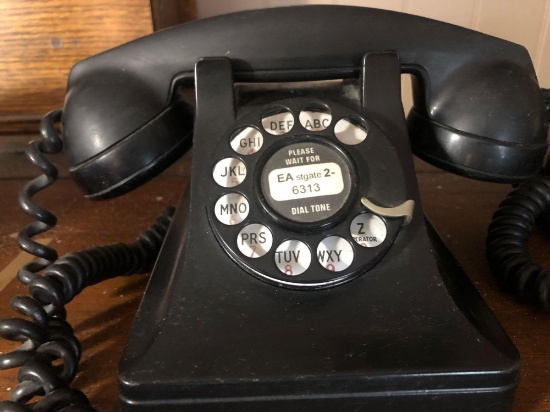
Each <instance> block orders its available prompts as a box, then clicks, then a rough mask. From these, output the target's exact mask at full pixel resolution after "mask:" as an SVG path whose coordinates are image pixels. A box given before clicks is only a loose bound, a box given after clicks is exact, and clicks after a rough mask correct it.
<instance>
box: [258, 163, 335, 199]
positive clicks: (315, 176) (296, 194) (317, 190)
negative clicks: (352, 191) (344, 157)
mask: <svg viewBox="0 0 550 412" xmlns="http://www.w3.org/2000/svg"><path fill="white" fill-rule="evenodd" d="M268 180H269V190H270V194H271V197H272V198H273V199H274V200H277V201H279V202H280V201H284V200H293V199H303V198H310V197H317V196H327V195H337V194H339V193H342V191H343V190H344V180H343V179H342V169H341V168H340V166H338V165H337V164H336V163H319V164H314V165H307V166H294V167H285V168H282V169H275V170H273V171H272V172H270V173H269V177H268Z"/></svg>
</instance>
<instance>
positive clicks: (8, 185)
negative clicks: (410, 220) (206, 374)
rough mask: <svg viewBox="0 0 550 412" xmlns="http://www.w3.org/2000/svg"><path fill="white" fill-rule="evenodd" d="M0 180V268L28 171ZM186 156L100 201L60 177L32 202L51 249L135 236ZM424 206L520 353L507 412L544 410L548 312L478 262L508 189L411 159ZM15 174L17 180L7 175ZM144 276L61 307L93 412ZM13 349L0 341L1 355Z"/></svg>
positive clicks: (547, 255) (1, 308) (110, 405)
mask: <svg viewBox="0 0 550 412" xmlns="http://www.w3.org/2000/svg"><path fill="white" fill-rule="evenodd" d="M0 164H3V165H4V166H5V167H4V169H5V171H4V174H3V175H2V174H0V180H1V184H2V194H3V195H2V197H1V198H0V221H1V224H0V230H1V233H0V240H1V241H0V271H1V270H2V269H3V268H4V267H6V266H8V265H9V263H10V262H12V261H13V259H15V258H16V257H17V256H18V255H19V250H18V249H17V247H16V246H15V243H14V239H13V235H14V234H15V233H16V232H17V231H18V230H19V229H20V228H21V226H22V225H23V224H24V223H26V222H29V220H30V219H29V218H27V217H26V216H25V215H24V214H23V212H21V211H19V209H18V208H17V206H16V196H17V192H18V190H19V189H20V188H21V186H22V185H23V184H24V182H25V181H26V180H27V179H28V177H30V176H32V175H33V174H34V172H32V171H31V170H30V169H27V168H25V167H24V166H22V165H23V164H25V162H24V160H23V159H22V158H21V156H20V155H17V156H10V157H8V158H4V159H2V158H1V157H0ZM188 164H189V158H185V159H183V160H182V161H179V162H178V163H177V164H176V165H174V166H173V167H172V168H171V169H169V170H168V171H166V172H165V173H164V174H162V175H161V176H159V177H158V178H156V179H154V180H153V181H151V182H149V183H147V184H145V185H144V186H142V187H140V188H138V189H137V190H136V191H134V192H131V193H130V194H128V195H125V196H122V197H119V198H116V199H112V200H109V201H103V202H91V201H89V200H86V199H84V198H83V197H82V196H81V194H80V193H79V192H78V190H77V189H76V187H75V185H74V184H73V183H72V182H71V181H70V179H68V178H67V177H66V173H64V174H63V177H62V178H61V179H60V181H59V183H57V184H56V185H55V186H53V187H52V188H51V189H50V190H48V191H46V192H45V193H44V194H43V195H41V196H40V197H39V199H40V203H41V204H43V205H44V206H46V207H48V208H51V209H53V210H54V211H55V212H56V213H57V214H58V216H59V224H58V226H57V227H56V228H55V229H54V230H52V231H51V232H49V233H48V235H47V236H48V237H50V238H51V239H52V241H51V244H52V245H54V246H55V247H56V248H57V249H58V250H59V252H60V254H64V253H67V252H70V251H73V250H78V249H83V248H87V247H90V246H95V245H102V244H106V243H113V242H119V241H125V242H129V241H132V240H134V238H135V237H136V236H137V234H138V233H140V232H141V231H142V230H143V229H145V228H146V227H147V226H148V225H149V223H150V222H151V221H152V220H153V219H154V218H155V217H156V216H157V214H158V213H160V211H161V210H162V208H163V207H164V205H166V204H176V202H177V200H178V198H179V195H180V193H181V191H182V190H183V188H184V187H185V186H186V184H187V179H188ZM418 165H419V167H418V169H419V170H418V174H417V175H418V180H419V185H420V189H421V195H422V201H423V206H424V209H425V211H426V214H427V215H428V217H429V218H430V219H431V220H432V222H433V224H434V226H435V227H436V228H437V230H438V231H439V233H440V234H441V236H442V238H443V239H444V240H445V242H446V243H447V245H448V247H449V248H450V250H451V251H452V252H453V253H454V255H455V256H456V257H457V259H458V260H459V262H460V264H461V265H462V267H463V269H464V270H465V272H466V273H467V274H468V276H469V277H470V279H471V280H472V282H473V283H474V285H475V286H476V288H477V289H478V291H479V292H480V293H481V295H482V296H483V297H484V299H485V300H486V301H487V303H488V304H489V306H490V307H491V308H492V310H493V311H494V313H495V315H496V317H497V318H498V319H499V321H500V322H501V323H502V325H503V327H504V329H505V330H506V331H507V333H508V334H509V335H510V337H511V339H512V340H513V341H514V343H515V345H516V346H517V348H518V349H519V352H520V353H521V381H520V383H519V386H518V389H517V391H516V399H515V403H514V408H513V411H514V412H527V411H530V412H543V411H550V373H549V372H550V352H549V349H548V348H550V327H549V321H550V315H549V314H545V313H541V312H539V311H537V310H536V309H534V308H532V307H529V306H525V305H522V304H519V303H518V302H516V300H515V299H514V298H513V297H512V296H510V295H508V294H506V293H504V292H502V291H501V290H500V289H499V288H498V286H497V284H496V281H495V280H494V279H493V277H492V276H491V275H490V273H489V268H488V265H487V262H486V260H485V256H484V251H485V246H484V243H485V235H486V227H487V225H488V223H489V220H490V218H491V215H492V213H493V211H494V210H495V208H496V207H497V205H498V203H499V202H500V201H501V200H502V198H503V197H504V196H505V194H506V193H507V192H508V191H509V187H508V186H506V185H497V184H490V183H483V182H476V181H472V180H468V179H465V178H462V177H459V176H455V175H451V174H449V173H445V172H442V171H440V170H438V169H435V168H432V167H430V166H427V165H425V164H423V163H421V162H419V163H418ZM8 170H9V171H11V175H12V176H13V175H14V174H15V175H16V176H17V177H15V178H14V177H10V176H9V175H10V173H9V172H8ZM549 244H550V242H549V241H548V237H547V236H544V235H542V234H541V233H535V234H534V236H533V237H532V238H531V246H532V253H533V255H534V257H535V258H536V259H537V260H538V261H539V262H541V263H542V264H544V265H545V266H546V267H548V266H550V248H549ZM146 283H147V277H146V276H142V275H136V276H130V277H127V278H118V279H113V280H109V281H107V282H104V283H101V284H98V285H96V286H93V287H90V288H87V289H86V290H84V292H83V293H82V294H81V295H79V296H77V298H76V299H75V300H74V301H73V302H71V303H70V304H69V305H68V307H67V310H68V314H69V315H68V319H69V321H70V322H71V324H72V325H73V326H74V328H75V331H76V334H77V336H78V338H79V339H80V340H81V342H82V347H83V356H82V361H81V364H80V368H79V372H78V374H77V377H76V379H75V381H74V386H76V387H77V388H80V389H81V390H83V391H84V392H85V393H86V394H87V395H88V396H89V397H90V399H91V401H92V403H93V405H94V406H95V407H97V408H98V409H99V410H100V411H112V410H116V409H117V405H118V392H117V386H116V385H117V384H116V370H117V364H118V359H119V357H120V355H121V353H122V349H123V347H124V344H125V340H126V336H127V334H128V331H129V330H130V324H131V321H132V318H133V316H134V313H135V311H136V309H137V306H138V304H139V301H140V299H141V296H142V294H143V290H144V288H145V286H146ZM17 293H24V288H23V287H22V286H21V285H19V284H18V282H17V281H15V280H14V281H11V282H10V283H9V284H8V286H7V287H6V288H5V289H4V290H2V291H0V317H7V316H12V315H13V312H12V311H11V310H10V309H9V307H8V302H9V299H10V297H11V296H13V295H14V294H17ZM13 347H14V345H13V344H11V343H10V342H7V341H0V351H1V352H5V351H7V350H9V349H10V348H13ZM15 382H16V380H15V374H14V372H13V371H3V372H0V399H5V398H6V397H7V390H8V388H11V387H13V386H14V385H15Z"/></svg>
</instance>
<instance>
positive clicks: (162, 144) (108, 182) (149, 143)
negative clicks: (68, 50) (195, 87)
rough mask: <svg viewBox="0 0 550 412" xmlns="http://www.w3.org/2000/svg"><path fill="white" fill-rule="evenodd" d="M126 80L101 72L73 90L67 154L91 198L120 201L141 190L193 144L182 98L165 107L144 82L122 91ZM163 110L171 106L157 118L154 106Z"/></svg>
mask: <svg viewBox="0 0 550 412" xmlns="http://www.w3.org/2000/svg"><path fill="white" fill-rule="evenodd" d="M125 76H126V74H125V73H123V72H122V73H117V72H116V71H112V70H111V71H109V72H106V73H96V74H94V75H90V76H86V78H85V79H83V80H82V81H80V82H77V84H75V85H73V86H72V88H69V93H68V95H67V100H66V104H65V112H64V116H63V134H64V145H65V152H66V153H67V156H68V158H69V161H70V164H71V169H70V170H71V174H72V176H73V178H74V180H75V181H76V182H77V184H78V185H79V186H80V188H81V189H82V191H83V192H84V194H85V195H86V197H89V198H93V199H101V198H108V197H114V196H118V195H121V194H124V193H126V192H128V191H130V190H132V189H134V188H136V187H137V186H139V185H140V184H142V183H144V182H145V181H147V180H149V179H151V178H152V177H154V176H156V175H157V174H158V173H160V172H161V171H163V170H164V169H165V168H166V167H168V166H169V165H171V164H172V163H173V162H174V161H175V160H176V159H178V158H179V157H180V156H181V155H182V154H183V153H185V151H187V150H188V149H189V147H190V146H191V141H192V130H193V110H192V108H191V107H190V105H189V104H187V103H186V102H184V101H183V100H181V99H178V98H177V97H175V98H173V101H171V102H170V103H168V104H167V105H165V102H164V101H162V102H161V101H159V98H160V96H159V94H160V93H159V92H158V91H156V90H155V89H154V88H152V87H147V85H146V84H144V83H142V84H140V87H136V88H131V89H129V88H125V87H119V85H120V84H121V82H120V81H119V78H120V77H125ZM84 80H85V81H84ZM74 94H77V95H78V97H76V98H75V97H74V96H73V95H74ZM73 100H76V101H77V104H72V102H73ZM113 102H114V103H115V104H112V103H113ZM159 106H166V107H164V108H163V109H162V110H161V111H160V112H158V113H156V114H154V115H151V113H155V111H156V109H153V110H151V108H153V107H154V108H156V107H159Z"/></svg>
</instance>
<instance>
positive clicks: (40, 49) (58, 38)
mask: <svg viewBox="0 0 550 412" xmlns="http://www.w3.org/2000/svg"><path fill="white" fill-rule="evenodd" d="M0 14H1V16H0V50H1V53H0V135H1V134H6V133H17V132H35V131H36V130H37V127H36V126H37V122H38V121H39V119H40V118H41V117H42V116H43V115H44V113H46V112H48V111H50V110H53V109H57V108H59V107H61V106H62V105H63V99H64V96H65V85H66V81H67V75H68V73H69V69H70V68H71V66H72V65H73V64H74V63H76V62H77V61H79V60H82V59H84V58H86V57H89V56H92V55H94V54H97V53H99V52H101V51H104V50H107V49H109V48H112V47H115V46H117V45H120V44H122V43H125V42H127V41H130V40H132V39H135V38H137V37H140V36H143V35H146V34H148V33H151V32H152V19H151V8H150V3H149V0H118V1H106V0H105V1H104V0H0ZM0 138H1V137H0Z"/></svg>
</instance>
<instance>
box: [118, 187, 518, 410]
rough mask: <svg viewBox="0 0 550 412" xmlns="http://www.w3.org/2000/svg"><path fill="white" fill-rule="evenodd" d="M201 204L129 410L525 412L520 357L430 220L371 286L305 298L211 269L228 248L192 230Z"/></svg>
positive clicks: (177, 255) (228, 265) (144, 331)
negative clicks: (518, 401) (518, 409)
mask: <svg viewBox="0 0 550 412" xmlns="http://www.w3.org/2000/svg"><path fill="white" fill-rule="evenodd" d="M188 202H189V197H188V196H186V197H185V198H184V199H183V204H182V205H181V207H179V208H178V212H176V216H175V220H174V222H173V224H172V227H171V229H170V232H169V234H168V237H167V239H166V242H165V244H164V247H163V251H162V252H161V253H162V259H159V261H158V263H157V267H156V268H155V271H154V273H153V276H152V278H151V281H150V283H149V285H148V287H147V291H146V295H145V297H144V300H143V302H142V304H141V306H140V309H139V311H138V314H137V317H136V319H135V322H134V325H133V330H132V333H131V336H130V339H129V343H128V346H127V348H126V350H125V353H124V355H123V357H122V360H121V364H120V371H119V383H120V397H121V404H122V410H124V411H151V410H157V409H158V410H163V411H176V410H177V411H201V412H204V411H209V412H210V411H212V412H214V411H228V410H231V411H242V412H245V411H280V410H287V411H312V410H315V411H333V410H338V411H359V410H366V409H369V408H370V409H373V410H384V411H402V410H423V411H431V410H433V411H439V410H448V411H463V410H471V411H485V410H491V411H505V410H509V409H510V408H511V404H512V399H513V390H514V388H515V386H516V384H517V380H518V369H519V356H518V354H517V351H516V350H515V348H514V346H513V344H512V343H511V342H510V340H509V339H508V338H507V336H506V335H505V333H504V331H503V330H502V329H501V327H500V326H499V324H498V322H497V321H496V320H495V319H494V317H493V316H492V314H491V313H490V311H489V309H488V308H487V306H486V305H485V304H484V302H483V301H482V299H481V297H480V296H479V295H478V293H477V292H476V290H475V289H474V287H473V286H472V285H471V284H470V282H469V281H468V279H467V278H466V277H465V275H464V274H463V273H462V271H461V270H460V268H459V267H458V265H457V263H456V261H455V260H454V259H453V258H452V256H451V255H450V253H449V252H448V251H447V249H446V248H445V246H444V245H443V243H442V242H441V240H440V239H439V237H438V236H437V235H436V234H435V232H434V231H433V230H432V229H431V228H429V227H428V228H427V230H426V227H425V225H424V222H423V220H422V219H416V220H415V221H413V223H411V225H409V226H408V227H407V229H406V230H405V231H403V232H402V233H401V234H400V236H399V237H398V239H397V241H396V242H395V244H394V245H393V247H392V249H391V250H390V251H389V252H388V254H387V255H386V257H385V258H384V259H383V260H382V261H381V262H380V263H379V264H378V265H377V266H376V267H375V268H373V269H371V270H370V271H369V272H367V273H365V274H364V275H362V276H360V277H359V278H357V279H355V280H352V281H350V282H348V283H347V284H344V285H340V286H337V287H334V288H330V289H326V290H320V291H297V290H288V289H282V288H278V287H275V286H273V285H269V284H267V283H264V282H262V281H260V280H258V279H255V278H253V277H251V276H250V275H249V274H247V273H245V272H243V271H241V270H238V269H237V268H236V266H235V265H234V263H233V262H232V261H231V260H230V259H229V258H228V256H227V255H225V254H221V253H212V254H211V255H209V259H208V260H207V262H206V263H207V264H205V262H204V259H202V257H204V254H205V251H208V250H214V248H219V246H218V245H216V240H215V239H214V238H213V236H204V235H203V236H196V235H197V232H195V231H196V230H199V231H200V230H201V229H200V228H201V227H203V228H204V227H205V226H202V225H204V224H205V223H206V222H200V220H201V219H198V221H194V220H193V219H189V218H188V214H189V203H188ZM195 206H196V205H195ZM191 210H197V208H196V207H193V205H192V206H191ZM202 215H203V216H204V214H202ZM201 233H204V229H202V232H201ZM428 234H429V236H428ZM411 244H413V245H415V247H414V248H411V247H410V245H411ZM407 246H408V247H407ZM432 250H433V254H432ZM432 256H433V257H432ZM434 258H435V260H434ZM199 260H202V263H201V265H198V263H197V262H198V261H199Z"/></svg>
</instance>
